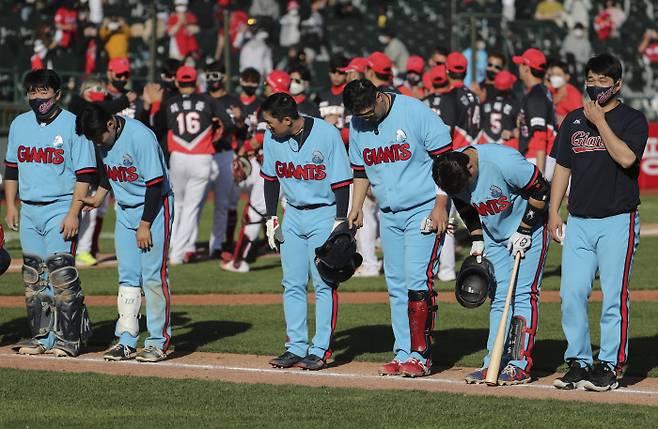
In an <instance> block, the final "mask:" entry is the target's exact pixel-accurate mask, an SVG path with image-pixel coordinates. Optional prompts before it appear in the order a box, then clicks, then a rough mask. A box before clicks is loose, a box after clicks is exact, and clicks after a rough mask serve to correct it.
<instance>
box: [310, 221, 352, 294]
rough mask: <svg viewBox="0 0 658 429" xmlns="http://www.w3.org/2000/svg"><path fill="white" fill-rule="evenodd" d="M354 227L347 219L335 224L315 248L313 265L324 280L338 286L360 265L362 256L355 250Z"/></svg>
mask: <svg viewBox="0 0 658 429" xmlns="http://www.w3.org/2000/svg"><path fill="white" fill-rule="evenodd" d="M355 235H356V227H354V226H353V227H352V228H349V227H348V222H347V221H342V222H340V223H339V224H338V225H336V226H335V227H334V229H333V231H332V232H331V234H330V235H329V238H327V241H326V242H325V243H324V244H323V245H322V246H320V247H318V248H316V249H315V266H316V267H317V269H318V272H319V273H320V277H322V280H324V281H325V282H327V283H329V284H331V285H334V286H336V287H338V284H339V283H340V282H344V281H346V280H348V279H349V278H350V277H352V275H354V271H356V269H357V268H358V267H359V266H361V263H362V262H363V258H362V257H361V255H360V254H358V253H357V251H356V240H355V239H354V236H355Z"/></svg>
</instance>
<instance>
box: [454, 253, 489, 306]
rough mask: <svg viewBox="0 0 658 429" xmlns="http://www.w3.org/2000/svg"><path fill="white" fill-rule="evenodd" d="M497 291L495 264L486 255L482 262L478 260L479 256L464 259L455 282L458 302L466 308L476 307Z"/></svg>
mask: <svg viewBox="0 0 658 429" xmlns="http://www.w3.org/2000/svg"><path fill="white" fill-rule="evenodd" d="M495 292H496V278H495V277H494V267H493V264H492V263H491V262H490V261H489V260H488V259H487V258H485V257H484V256H483V257H482V262H478V261H477V256H469V257H468V258H466V259H464V263H463V264H462V267H461V269H460V270H459V274H458V275H457V281H456V282H455V296H456V297H457V302H459V303H460V304H461V305H462V306H463V307H466V308H476V307H479V306H481V305H482V304H483V303H484V301H486V299H487V297H488V296H491V297H492V296H493V295H494V293H495Z"/></svg>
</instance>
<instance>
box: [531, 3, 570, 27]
mask: <svg viewBox="0 0 658 429" xmlns="http://www.w3.org/2000/svg"><path fill="white" fill-rule="evenodd" d="M535 19H536V20H537V21H553V22H554V23H555V24H557V25H558V26H559V27H562V26H563V25H564V6H562V3H560V2H559V1H557V0H544V1H542V2H540V3H539V4H538V5H537V8H536V9H535Z"/></svg>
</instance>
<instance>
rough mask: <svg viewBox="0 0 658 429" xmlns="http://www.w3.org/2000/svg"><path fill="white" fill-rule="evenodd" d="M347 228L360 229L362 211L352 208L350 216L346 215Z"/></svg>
mask: <svg viewBox="0 0 658 429" xmlns="http://www.w3.org/2000/svg"><path fill="white" fill-rule="evenodd" d="M347 226H349V228H350V229H352V227H353V226H356V227H357V228H361V227H362V226H363V209H361V208H359V209H357V208H355V207H352V210H350V214H348V215H347Z"/></svg>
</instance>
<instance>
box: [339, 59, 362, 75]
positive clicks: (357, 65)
mask: <svg viewBox="0 0 658 429" xmlns="http://www.w3.org/2000/svg"><path fill="white" fill-rule="evenodd" d="M367 66H368V59H367V58H364V57H354V58H352V60H351V61H350V63H349V64H348V65H347V66H345V67H339V68H338V70H340V71H342V72H348V71H355V72H359V73H365V71H366V67H367Z"/></svg>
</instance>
